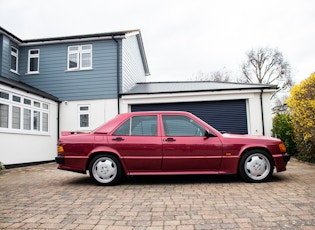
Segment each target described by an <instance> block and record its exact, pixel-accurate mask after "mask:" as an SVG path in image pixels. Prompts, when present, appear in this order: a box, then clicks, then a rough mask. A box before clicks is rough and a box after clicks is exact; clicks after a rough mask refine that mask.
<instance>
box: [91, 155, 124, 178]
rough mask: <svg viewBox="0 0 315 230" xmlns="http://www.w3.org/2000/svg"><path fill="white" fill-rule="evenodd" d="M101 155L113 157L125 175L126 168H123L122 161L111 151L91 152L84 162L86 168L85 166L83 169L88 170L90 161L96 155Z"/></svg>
mask: <svg viewBox="0 0 315 230" xmlns="http://www.w3.org/2000/svg"><path fill="white" fill-rule="evenodd" d="M101 154H108V155H111V156H113V157H115V158H116V159H117V160H118V161H119V162H120V164H121V165H122V170H123V173H124V174H126V168H125V164H124V162H123V161H122V159H121V158H120V156H119V155H118V154H117V153H115V152H113V151H96V152H93V153H91V154H90V155H89V158H88V160H87V162H86V166H85V169H86V170H89V166H90V163H91V161H92V160H93V159H94V158H95V157H96V156H98V155H101Z"/></svg>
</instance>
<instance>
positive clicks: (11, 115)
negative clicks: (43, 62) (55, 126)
mask: <svg viewBox="0 0 315 230" xmlns="http://www.w3.org/2000/svg"><path fill="white" fill-rule="evenodd" d="M0 92H2V93H5V94H9V97H8V98H4V97H0V104H3V105H6V106H8V120H7V123H8V124H7V127H0V132H2V133H23V134H34V135H49V131H50V128H49V118H50V111H49V107H50V105H49V104H50V103H49V102H48V101H42V100H40V99H37V98H35V97H30V96H29V94H28V95H26V94H24V93H22V92H12V91H9V90H6V89H2V88H0ZM17 111H19V113H18V114H17V113H15V112H17ZM17 118H18V119H19V122H18V121H17V120H16V119H17ZM36 121H38V123H36V124H35V123H34V122H36Z"/></svg>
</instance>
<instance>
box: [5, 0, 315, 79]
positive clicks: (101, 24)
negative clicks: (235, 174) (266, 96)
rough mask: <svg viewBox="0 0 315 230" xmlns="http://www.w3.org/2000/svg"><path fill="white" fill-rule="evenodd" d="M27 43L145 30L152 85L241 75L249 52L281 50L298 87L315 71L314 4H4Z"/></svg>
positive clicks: (83, 0) (123, 0) (80, 0)
mask: <svg viewBox="0 0 315 230" xmlns="http://www.w3.org/2000/svg"><path fill="white" fill-rule="evenodd" d="M0 26H1V27H3V28H4V29H6V30H8V31H9V32H11V33H12V34H14V35H15V36H17V37H19V38H20V39H22V40H25V39H37V38H50V37H63V36H68V35H69V36H70V35H83V34H94V33H105V32H114V31H122V30H133V29H140V30H141V35H142V39H143V43H144V48H145V53H146V57H147V61H148V65H149V70H150V73H151V75H150V76H149V77H148V78H147V81H185V80H194V79H195V78H196V76H198V75H199V74H200V73H212V72H215V71H225V72H229V73H230V74H231V75H232V76H234V77H239V76H240V75H241V65H242V63H243V62H244V61H246V53H247V52H248V51H250V50H251V49H257V48H260V47H269V48H276V49H278V50H279V51H280V52H282V54H283V56H284V59H285V60H286V61H288V63H289V64H290V66H291V68H292V78H293V80H294V81H295V82H296V83H299V82H300V81H302V80H303V79H305V78H308V77H309V76H310V75H311V74H312V73H313V72H315V1H314V0H114V1H113V0H112V1H108V0H89V1H87V0H53V1H45V0H27V1H26V0H0Z"/></svg>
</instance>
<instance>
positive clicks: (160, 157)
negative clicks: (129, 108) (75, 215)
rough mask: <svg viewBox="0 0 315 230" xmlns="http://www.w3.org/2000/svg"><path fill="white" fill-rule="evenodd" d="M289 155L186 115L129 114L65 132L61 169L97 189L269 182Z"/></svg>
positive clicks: (271, 142)
mask: <svg viewBox="0 0 315 230" xmlns="http://www.w3.org/2000/svg"><path fill="white" fill-rule="evenodd" d="M289 160H290V155H289V154H287V153H286V148H285V146H284V144H283V142H282V141H281V140H279V139H276V138H268V137H257V136H249V135H233V134H227V133H225V134H222V133H220V132H219V131H217V130H216V129H214V128H213V127H211V126H210V125H208V124H207V123H205V122H204V121H202V120H201V119H199V118H198V117H196V116H194V115H193V114H191V113H188V112H131V113H125V114H120V115H117V116H116V117H115V118H114V119H112V120H111V121H109V122H107V123H106V124H104V125H103V126H101V127H99V128H97V129H96V130H94V131H93V132H90V133H71V132H64V133H63V136H61V138H60V139H59V142H58V156H57V157H56V162H57V163H58V164H59V166H58V168H59V169H64V170H69V171H74V172H80V173H86V172H87V171H89V174H90V177H91V178H92V179H93V180H94V181H95V182H96V183H98V184H101V185H114V184H117V183H119V182H120V180H121V179H122V177H123V176H124V175H176V174H177V175H180V174H239V175H240V176H241V177H242V178H243V179H244V180H245V181H246V182H264V181H268V180H269V179H270V178H271V176H272V173H273V171H274V168H276V170H277V172H281V171H285V170H286V165H287V162H288V161H289Z"/></svg>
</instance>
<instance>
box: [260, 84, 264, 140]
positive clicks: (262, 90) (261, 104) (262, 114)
mask: <svg viewBox="0 0 315 230" xmlns="http://www.w3.org/2000/svg"><path fill="white" fill-rule="evenodd" d="M263 92H264V89H261V91H260V107H261V122H262V134H263V136H265V121H264V107H263Z"/></svg>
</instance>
